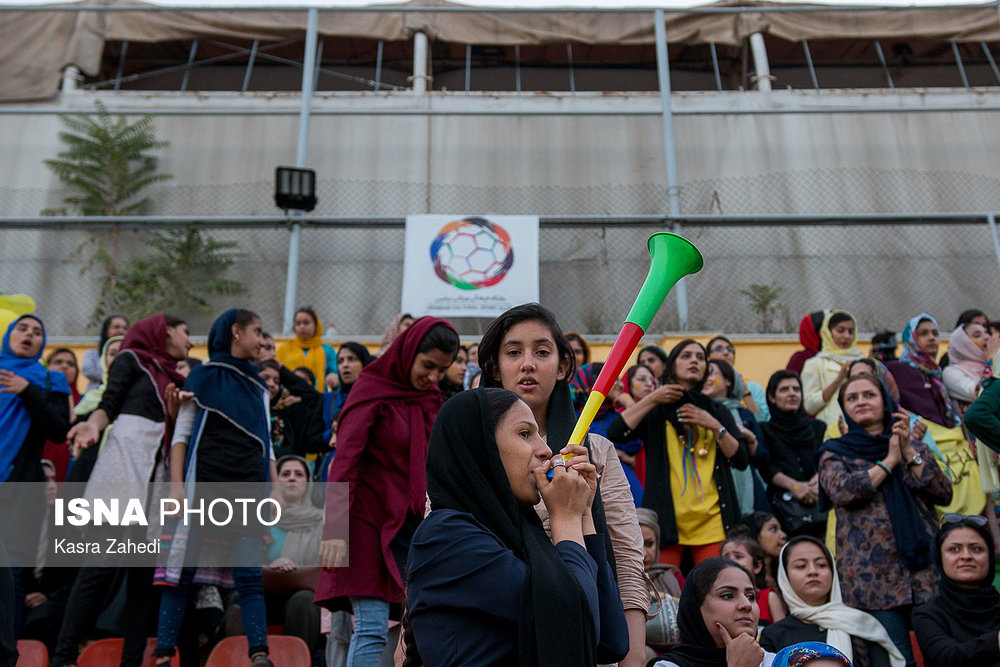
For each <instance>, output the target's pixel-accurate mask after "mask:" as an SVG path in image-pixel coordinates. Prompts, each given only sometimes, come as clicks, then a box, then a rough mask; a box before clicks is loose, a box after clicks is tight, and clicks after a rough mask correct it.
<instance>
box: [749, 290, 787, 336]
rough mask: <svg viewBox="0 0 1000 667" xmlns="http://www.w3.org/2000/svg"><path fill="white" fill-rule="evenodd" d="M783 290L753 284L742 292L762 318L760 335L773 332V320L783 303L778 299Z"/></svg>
mask: <svg viewBox="0 0 1000 667" xmlns="http://www.w3.org/2000/svg"><path fill="white" fill-rule="evenodd" d="M781 292H782V288H780V287H776V286H774V285H758V284H757V283H751V284H750V285H748V286H747V289H742V290H740V294H742V295H743V296H745V297H747V299H749V300H750V307H751V308H753V310H754V312H755V313H757V315H758V316H759V317H760V325H759V327H758V328H759V329H760V333H768V332H769V331H770V330H771V320H772V319H773V318H774V316H775V315H776V314H777V312H778V309H779V308H780V307H781V303H780V302H779V301H778V297H780V296H781Z"/></svg>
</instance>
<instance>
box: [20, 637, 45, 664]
mask: <svg viewBox="0 0 1000 667" xmlns="http://www.w3.org/2000/svg"><path fill="white" fill-rule="evenodd" d="M17 652H18V653H19V654H20V655H19V656H18V658H17V667H49V649H48V648H47V647H46V646H45V644H43V643H42V642H40V641H38V640H37V639H18V640H17Z"/></svg>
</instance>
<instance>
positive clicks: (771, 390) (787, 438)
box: [764, 371, 816, 449]
mask: <svg viewBox="0 0 1000 667" xmlns="http://www.w3.org/2000/svg"><path fill="white" fill-rule="evenodd" d="M787 373H791V371H785V372H784V373H783V372H782V371H778V372H777V373H775V374H774V375H772V376H771V379H770V381H769V382H768V383H767V394H766V398H767V407H768V410H770V412H771V418H770V419H768V421H766V422H764V423H765V424H769V426H768V428H767V436H768V438H769V439H773V440H774V441H776V442H780V443H781V444H783V445H784V446H785V447H787V448H788V449H802V448H803V447H804V446H805V445H807V444H808V445H809V446H810V447H813V446H814V445H815V444H816V431H815V429H814V426H813V424H814V423H815V422H814V421H813V420H811V419H809V415H808V414H806V411H805V408H804V407H803V405H802V402H801V401H800V402H799V408H798V410H796V411H795V412H788V411H785V410H781V409H779V408H778V406H777V405H776V404H775V402H774V400H773V399H772V397H773V396H774V395H775V393H776V392H777V391H778V385H779V384H781V381H782V380H786V379H792V378H791V377H790V376H789V375H787ZM794 379H795V380H796V381H798V383H799V389H800V390H801V388H802V381H801V380H799V379H798V377H797V376H796V377H795V378H794Z"/></svg>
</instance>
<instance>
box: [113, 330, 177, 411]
mask: <svg viewBox="0 0 1000 667" xmlns="http://www.w3.org/2000/svg"><path fill="white" fill-rule="evenodd" d="M122 353H129V354H132V355H133V356H134V357H135V359H136V361H137V362H139V366H140V367H142V369H143V370H144V371H146V374H147V375H148V376H149V378H150V379H151V380H152V381H153V384H154V385H155V386H156V393H157V396H158V397H159V399H160V402H161V403H162V404H163V412H164V415H166V409H167V408H166V406H167V399H166V396H167V385H168V384H170V383H171V382H173V383H174V384H176V385H177V386H178V387H179V386H181V385H183V384H184V376H183V375H181V374H180V373H179V372H177V360H176V359H174V358H173V357H171V356H170V355H169V354H167V319H166V318H165V317H164V316H163V313H157V314H156V315H153V316H152V317H147V318H146V319H144V320H139V321H138V322H136V323H135V324H133V325H132V326H131V327H129V330H128V333H126V334H125V340H123V341H122V347H121V351H120V352H119V354H122Z"/></svg>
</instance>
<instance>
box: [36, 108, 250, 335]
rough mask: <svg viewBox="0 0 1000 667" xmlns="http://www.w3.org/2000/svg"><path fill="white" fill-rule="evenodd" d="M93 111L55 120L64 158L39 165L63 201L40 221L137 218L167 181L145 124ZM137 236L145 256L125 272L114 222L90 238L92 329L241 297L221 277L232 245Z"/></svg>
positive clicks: (184, 235) (167, 234)
mask: <svg viewBox="0 0 1000 667" xmlns="http://www.w3.org/2000/svg"><path fill="white" fill-rule="evenodd" d="M95 105H96V107H97V113H96V114H93V115H88V114H76V115H67V116H62V117H61V120H62V122H63V124H64V125H65V126H66V128H67V131H63V132H60V133H59V140H60V141H61V142H62V144H63V150H62V151H60V152H59V154H58V155H57V157H56V158H55V159H49V160H45V161H44V164H45V165H46V166H47V167H48V168H49V169H51V170H52V172H53V173H54V174H55V175H56V177H57V178H59V180H60V181H62V183H63V184H64V185H65V186H67V187H68V188H69V190H70V194H69V195H67V196H66V197H65V198H64V199H63V202H64V203H65V204H66V208H62V209H58V210H48V211H44V212H43V213H48V214H53V215H66V214H67V213H68V212H69V211H72V212H73V213H76V214H80V215H93V216H109V217H116V218H118V217H121V216H129V215H142V214H144V213H147V212H148V211H149V209H150V207H151V204H152V200H151V199H150V197H149V196H147V194H146V193H147V191H148V188H149V187H150V186H151V185H154V184H155V183H159V182H162V181H167V180H170V179H171V178H172V176H171V175H170V174H161V173H157V168H158V158H157V157H156V156H155V155H154V151H157V150H162V149H165V148H167V147H168V146H169V143H168V142H166V141H158V140H157V139H156V131H155V128H154V126H153V117H152V116H143V117H142V118H140V119H138V120H136V121H134V122H130V121H129V120H128V119H127V118H126V117H125V116H124V115H118V114H112V113H110V112H109V111H108V110H107V108H106V107H105V106H104V104H103V103H101V101H100V100H98V101H96V102H95ZM138 233H139V234H140V235H141V238H140V241H141V243H142V244H143V245H145V246H147V247H149V248H150V249H151V252H149V253H147V254H145V255H143V256H142V257H139V258H138V259H135V260H132V261H130V262H127V263H125V264H124V265H123V264H122V263H121V262H120V261H119V257H118V254H119V243H120V241H121V225H120V223H119V221H117V220H116V221H115V222H114V224H113V227H112V229H111V233H110V234H109V235H108V236H107V238H104V237H103V236H96V235H95V236H93V237H92V238H91V240H90V242H89V243H90V244H91V245H92V247H93V249H94V250H93V253H92V254H91V257H90V261H89V262H88V265H87V267H86V268H85V269H84V271H88V270H90V269H94V268H98V269H99V270H100V272H101V289H100V299H99V302H98V304H97V307H96V308H95V309H94V313H93V316H92V320H93V322H97V321H100V319H101V318H102V317H104V316H105V315H106V314H108V313H112V312H121V313H123V314H126V315H128V316H130V317H131V318H133V319H135V318H139V317H144V316H146V315H148V314H149V313H152V312H157V311H164V310H170V311H172V312H175V313H185V312H190V311H191V310H192V309H193V310H197V311H203V312H204V311H208V310H210V305H209V303H208V301H207V297H209V296H212V295H232V294H238V293H240V292H242V291H243V286H242V285H241V284H240V283H238V282H236V281H232V280H227V279H225V278H222V277H220V276H221V274H222V273H223V272H224V271H225V270H226V269H228V268H229V267H230V266H232V264H233V262H234V261H235V260H236V258H237V257H239V252H238V251H237V244H236V243H235V242H233V241H218V240H216V239H214V238H212V237H211V236H210V235H208V234H207V233H204V232H202V231H200V230H198V229H195V228H187V229H176V230H168V231H155V232H148V231H140V232H138ZM84 245H87V244H84ZM81 249H82V247H81Z"/></svg>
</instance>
